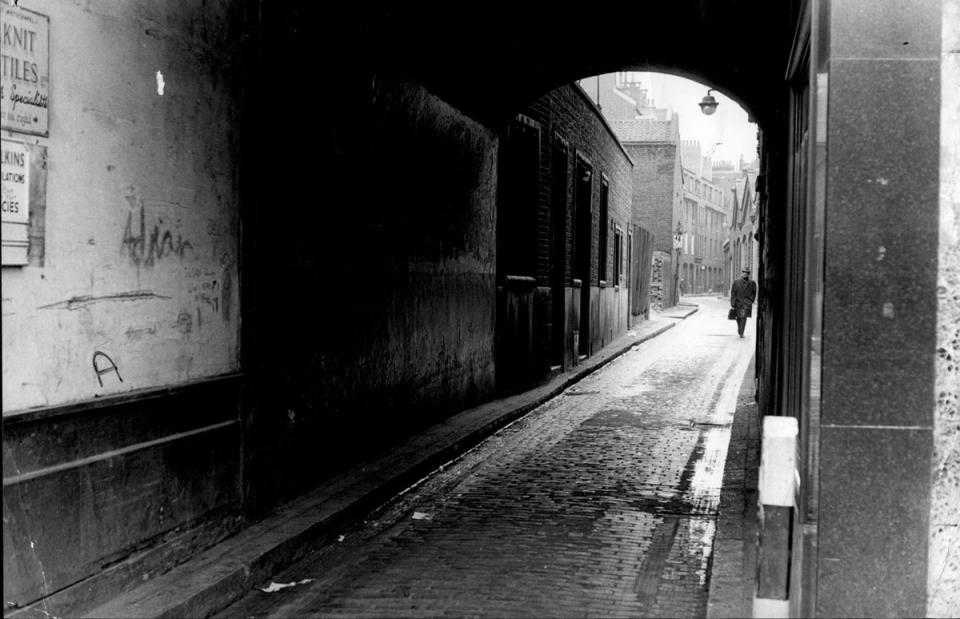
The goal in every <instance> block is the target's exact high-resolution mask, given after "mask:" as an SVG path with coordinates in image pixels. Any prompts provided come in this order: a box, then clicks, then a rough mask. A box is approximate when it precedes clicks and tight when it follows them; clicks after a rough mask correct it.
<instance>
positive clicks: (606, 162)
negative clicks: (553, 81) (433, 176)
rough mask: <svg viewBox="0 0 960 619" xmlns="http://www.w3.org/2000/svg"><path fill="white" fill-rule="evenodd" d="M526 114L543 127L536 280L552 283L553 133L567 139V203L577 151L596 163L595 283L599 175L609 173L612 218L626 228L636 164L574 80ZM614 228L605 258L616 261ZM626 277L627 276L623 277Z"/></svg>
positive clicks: (592, 274)
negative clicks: (632, 177)
mask: <svg viewBox="0 0 960 619" xmlns="http://www.w3.org/2000/svg"><path fill="white" fill-rule="evenodd" d="M523 114H524V115H526V116H528V117H530V118H532V119H533V120H535V121H537V122H538V123H539V124H540V127H541V133H540V136H541V140H540V148H541V151H540V152H541V156H540V175H541V182H540V196H539V198H540V199H539V203H538V205H537V209H538V232H539V234H538V237H537V245H538V253H537V257H538V259H537V273H536V274H535V277H536V278H537V283H538V284H540V285H547V284H549V275H550V199H551V196H550V189H551V188H550V174H551V170H550V167H551V157H550V155H551V150H550V149H551V147H552V144H553V137H554V135H555V134H559V135H560V136H561V137H562V138H563V139H565V140H566V141H567V143H568V145H569V158H568V176H569V178H570V179H571V182H570V183H568V184H567V190H568V195H567V204H568V206H572V204H573V182H572V179H573V174H574V166H575V164H576V156H577V155H578V154H579V155H582V156H583V157H585V158H586V159H588V160H589V161H590V164H591V166H592V167H593V183H592V196H591V204H592V206H593V212H594V224H593V244H592V247H593V249H594V251H593V252H592V253H593V255H592V256H591V268H590V282H591V284H592V285H596V282H597V277H598V272H599V254H598V253H597V252H596V251H595V250H596V248H597V244H598V242H599V237H600V233H599V229H598V221H599V218H598V215H599V203H600V178H601V174H602V175H605V176H606V177H607V179H608V180H609V183H610V195H609V208H610V210H609V221H610V223H611V224H616V225H619V226H620V227H621V228H622V229H623V230H624V234H626V230H627V228H628V224H629V223H630V217H631V211H630V201H631V193H632V188H633V184H632V179H631V170H632V164H631V162H630V159H629V158H628V156H627V154H626V152H625V151H624V149H623V148H622V147H621V146H620V144H619V142H617V140H616V138H615V137H614V136H613V134H612V133H611V132H610V130H609V129H608V127H607V125H606V123H605V122H604V121H603V119H602V118H601V117H600V115H599V114H598V112H597V109H596V106H595V105H594V104H593V102H592V101H590V99H589V97H587V96H586V94H585V93H584V92H583V90H582V89H581V88H580V87H579V86H577V85H575V84H569V85H566V86H561V87H560V88H557V89H555V90H553V91H550V92H549V93H547V94H546V95H544V96H542V97H540V98H539V99H537V100H536V101H535V102H534V103H533V104H531V105H530V106H529V107H528V108H527V109H525V110H524V111H523ZM567 217H568V219H567V221H568V222H571V223H572V221H573V220H572V217H573V211H572V210H568V213H567ZM572 231H573V226H572V225H570V226H568V228H567V246H568V251H567V256H568V258H569V256H570V252H569V250H570V244H571V243H572ZM612 241H613V234H612V233H610V234H608V243H607V264H611V265H612V264H613V245H612ZM566 269H567V270H566V277H565V279H567V280H569V279H570V278H571V277H572V272H571V267H570V264H569V260H568V264H567V265H566ZM624 283H625V282H624Z"/></svg>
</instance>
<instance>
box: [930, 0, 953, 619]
mask: <svg viewBox="0 0 960 619" xmlns="http://www.w3.org/2000/svg"><path fill="white" fill-rule="evenodd" d="M942 46H943V56H942V65H941V68H940V79H941V97H942V101H941V104H940V255H939V272H938V277H937V290H938V316H937V365H936V376H937V378H936V381H937V384H936V393H937V408H936V414H935V418H934V434H933V489H932V497H931V507H930V549H929V566H928V568H927V616H929V617H955V616H957V614H958V612H960V140H958V138H960V0H944V2H943V43H942Z"/></svg>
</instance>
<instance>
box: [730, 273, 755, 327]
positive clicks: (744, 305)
mask: <svg viewBox="0 0 960 619" xmlns="http://www.w3.org/2000/svg"><path fill="white" fill-rule="evenodd" d="M741 273H742V274H743V275H742V276H741V277H740V279H738V280H737V281H735V282H733V286H731V287H730V307H732V308H733V309H734V311H735V312H736V315H737V333H738V334H739V335H740V337H743V329H744V328H745V327H746V326H747V318H750V316H752V315H753V302H754V301H755V300H756V298H757V282H755V281H753V280H751V279H750V269H749V268H746V269H743V271H741Z"/></svg>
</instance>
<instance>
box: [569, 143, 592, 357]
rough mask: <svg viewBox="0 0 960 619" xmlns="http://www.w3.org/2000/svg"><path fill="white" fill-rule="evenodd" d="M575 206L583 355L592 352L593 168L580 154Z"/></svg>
mask: <svg viewBox="0 0 960 619" xmlns="http://www.w3.org/2000/svg"><path fill="white" fill-rule="evenodd" d="M575 178H576V185H575V190H574V208H575V210H576V215H575V217H576V233H575V234H574V244H575V246H574V252H573V253H574V260H575V263H574V264H575V266H574V277H575V278H576V279H579V280H580V346H579V353H580V355H581V356H584V355H589V354H590V248H591V246H592V244H593V243H592V241H593V211H592V210H591V205H592V199H591V198H592V194H593V168H592V167H591V166H590V163H589V162H588V161H587V160H586V159H584V158H582V157H577V170H576V177H575Z"/></svg>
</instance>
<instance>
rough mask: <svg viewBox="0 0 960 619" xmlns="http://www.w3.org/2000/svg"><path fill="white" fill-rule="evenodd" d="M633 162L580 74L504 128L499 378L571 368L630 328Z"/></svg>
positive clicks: (514, 382) (507, 381) (513, 382)
mask: <svg viewBox="0 0 960 619" xmlns="http://www.w3.org/2000/svg"><path fill="white" fill-rule="evenodd" d="M632 168H633V164H632V162H631V160H630V158H629V157H628V155H627V153H626V151H625V150H624V148H623V147H622V146H621V145H620V144H619V143H618V142H617V140H616V137H615V136H614V134H613V132H612V130H611V129H610V127H609V125H608V124H607V123H606V121H605V120H604V119H603V117H602V116H601V115H600V114H599V112H598V110H597V109H596V106H595V105H594V104H593V102H592V101H590V99H589V98H588V97H587V96H586V94H585V93H584V92H583V90H582V89H581V88H580V87H579V86H578V85H576V84H570V85H566V86H562V87H560V88H557V89H555V90H553V91H551V92H548V93H547V94H545V95H543V96H542V97H540V98H538V99H537V100H536V101H534V102H533V103H531V104H530V105H529V106H528V107H527V108H526V109H524V110H523V111H522V112H521V114H519V115H518V116H517V117H516V118H515V119H514V120H513V121H512V122H511V124H510V125H509V127H508V128H507V130H506V132H505V135H503V136H502V138H501V152H500V191H499V196H498V224H497V228H498V233H497V242H498V245H497V251H498V260H497V285H498V314H497V332H498V353H497V360H498V362H497V367H498V384H499V385H500V386H501V388H505V389H507V390H509V389H512V388H516V387H518V386H521V385H522V384H524V383H527V382H529V381H530V380H536V379H539V378H542V377H543V376H545V375H547V374H549V373H550V372H551V371H554V370H557V369H560V368H569V367H570V366H571V365H574V364H576V363H577V362H578V360H579V359H580V358H581V357H582V356H584V355H590V354H592V352H593V351H595V350H598V349H599V348H602V347H603V346H605V345H606V344H608V343H609V342H610V341H612V340H613V338H615V337H616V336H618V335H620V334H622V333H624V332H625V331H626V330H627V328H628V326H629V324H628V322H629V299H628V296H629V292H628V290H629V285H628V282H629V281H630V280H629V269H630V266H629V264H628V261H629V260H630V257H631V255H632V251H631V249H630V248H631V241H632V232H631V229H630V223H631V211H630V200H631V193H632V178H631V173H632Z"/></svg>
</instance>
